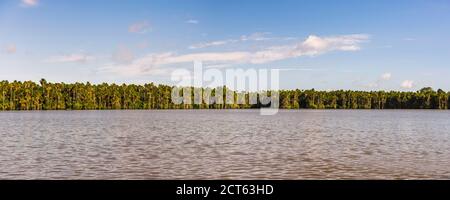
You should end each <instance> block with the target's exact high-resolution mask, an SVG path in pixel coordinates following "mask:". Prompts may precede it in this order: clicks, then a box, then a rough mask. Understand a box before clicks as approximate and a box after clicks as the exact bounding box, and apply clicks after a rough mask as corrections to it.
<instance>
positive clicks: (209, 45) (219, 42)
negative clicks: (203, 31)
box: [189, 39, 238, 49]
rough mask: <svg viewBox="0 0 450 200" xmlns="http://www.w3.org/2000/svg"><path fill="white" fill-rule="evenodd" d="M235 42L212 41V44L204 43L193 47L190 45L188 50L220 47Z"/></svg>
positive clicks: (234, 41)
mask: <svg viewBox="0 0 450 200" xmlns="http://www.w3.org/2000/svg"><path fill="white" fill-rule="evenodd" d="M236 42H238V40H232V39H230V40H217V41H212V42H204V43H198V44H194V45H191V46H190V47H189V49H202V48H207V47H213V46H222V45H226V44H231V43H236Z"/></svg>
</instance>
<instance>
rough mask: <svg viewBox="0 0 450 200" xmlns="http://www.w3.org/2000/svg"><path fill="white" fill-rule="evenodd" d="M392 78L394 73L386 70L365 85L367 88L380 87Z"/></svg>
mask: <svg viewBox="0 0 450 200" xmlns="http://www.w3.org/2000/svg"><path fill="white" fill-rule="evenodd" d="M391 78H392V74H391V73H389V72H386V73H384V74H382V75H381V76H380V77H379V78H378V79H377V80H376V81H375V82H371V83H368V84H366V85H363V86H365V87H367V88H378V87H380V86H381V85H382V84H383V82H385V81H389V80H391Z"/></svg>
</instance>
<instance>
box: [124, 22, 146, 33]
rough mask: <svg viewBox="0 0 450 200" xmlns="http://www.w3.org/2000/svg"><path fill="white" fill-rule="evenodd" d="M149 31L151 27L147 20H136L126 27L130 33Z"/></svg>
mask: <svg viewBox="0 0 450 200" xmlns="http://www.w3.org/2000/svg"><path fill="white" fill-rule="evenodd" d="M149 31H151V27H150V23H148V22H147V21H142V22H136V23H134V24H131V25H130V26H129V27H128V32H130V33H147V32H149Z"/></svg>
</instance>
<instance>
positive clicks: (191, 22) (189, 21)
mask: <svg viewBox="0 0 450 200" xmlns="http://www.w3.org/2000/svg"><path fill="white" fill-rule="evenodd" d="M186 23H188V24H198V23H199V21H198V20H195V19H190V20H187V21H186Z"/></svg>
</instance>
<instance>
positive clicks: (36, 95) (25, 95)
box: [0, 79, 450, 110]
mask: <svg viewBox="0 0 450 200" xmlns="http://www.w3.org/2000/svg"><path fill="white" fill-rule="evenodd" d="M172 88H173V87H171V86H167V85H155V84H153V83H149V84H145V85H135V84H130V85H126V84H122V85H116V84H107V83H102V84H98V85H93V84H91V83H89V82H88V83H73V84H66V83H49V82H47V81H46V80H45V79H42V80H40V81H39V83H34V82H31V81H25V82H20V81H14V82H8V81H1V82H0V110H94V109H96V110H97V109H98V110H102V109H247V108H260V107H265V106H269V105H264V104H263V103H261V101H259V100H258V101H257V102H254V103H256V104H254V103H251V102H250V99H251V98H250V97H255V96H259V94H257V93H243V92H235V91H230V90H227V88H226V87H222V88H219V91H220V90H223V101H222V102H218V103H212V104H207V103H206V101H208V102H213V101H212V99H213V98H214V97H215V94H216V92H217V91H216V89H211V88H192V87H186V88H182V90H183V91H185V92H187V93H188V94H189V92H190V93H191V95H190V96H187V97H185V101H187V100H188V99H189V98H191V101H190V102H191V104H188V105H185V104H181V105H176V104H174V103H173V102H172V100H171V94H172ZM204 91H211V95H209V96H203V98H198V96H197V99H196V101H197V102H198V101H201V102H202V103H201V104H199V105H197V104H194V102H195V101H194V96H196V95H195V94H199V93H200V94H201V93H204ZM227 94H228V95H229V96H231V97H233V98H234V102H233V103H232V104H226V102H225V97H226V95H227ZM279 95H280V96H279V106H280V108H282V109H448V105H449V103H450V98H449V97H450V92H448V93H446V92H444V91H443V90H441V89H439V90H437V91H434V90H433V89H432V88H423V89H421V90H419V91H417V92H397V91H389V92H386V91H371V92H367V91H349V90H347V91H344V90H338V91H329V92H325V91H316V90H314V89H311V90H298V89H297V90H281V91H279ZM224 102H225V103H224Z"/></svg>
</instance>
